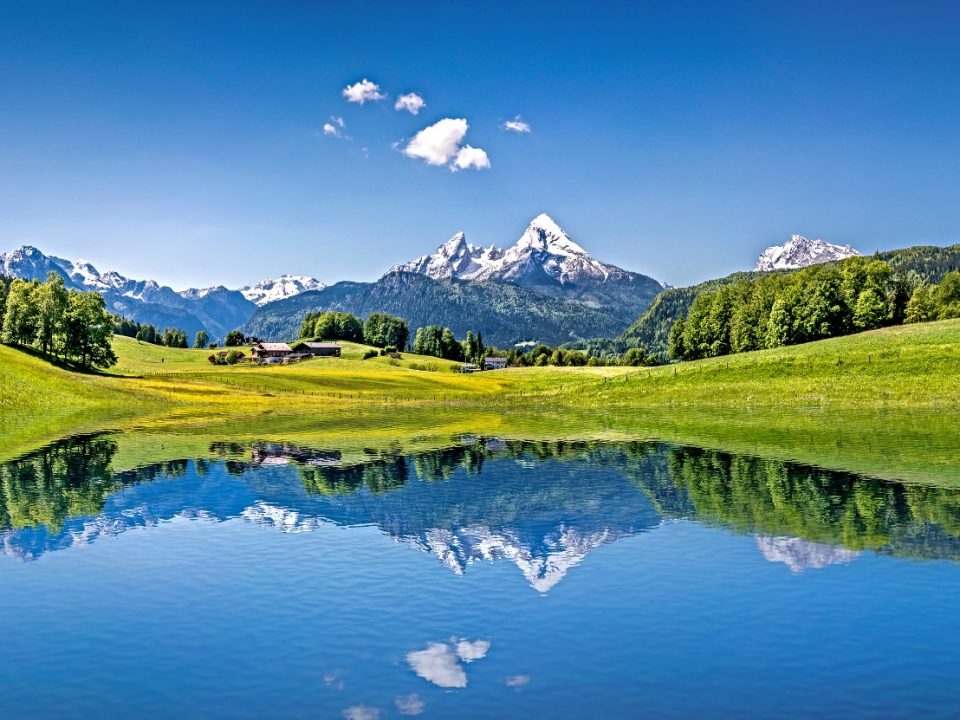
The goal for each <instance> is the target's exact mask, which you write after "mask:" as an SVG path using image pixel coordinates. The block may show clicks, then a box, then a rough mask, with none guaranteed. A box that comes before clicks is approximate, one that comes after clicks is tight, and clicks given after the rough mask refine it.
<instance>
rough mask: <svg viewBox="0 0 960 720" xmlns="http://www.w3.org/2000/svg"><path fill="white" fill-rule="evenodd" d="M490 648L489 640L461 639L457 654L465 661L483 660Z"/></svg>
mask: <svg viewBox="0 0 960 720" xmlns="http://www.w3.org/2000/svg"><path fill="white" fill-rule="evenodd" d="M489 649H490V641H489V640H474V641H473V642H470V641H469V640H460V641H459V642H458V643H457V655H458V656H459V658H460V659H461V660H463V661H464V662H465V663H469V662H473V661H474V660H483V658H484V657H485V656H486V654H487V651H488V650H489Z"/></svg>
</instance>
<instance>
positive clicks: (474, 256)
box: [388, 232, 503, 280]
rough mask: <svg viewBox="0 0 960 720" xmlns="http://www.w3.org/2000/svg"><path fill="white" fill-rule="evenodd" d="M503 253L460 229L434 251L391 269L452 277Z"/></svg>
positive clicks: (461, 275)
mask: <svg viewBox="0 0 960 720" xmlns="http://www.w3.org/2000/svg"><path fill="white" fill-rule="evenodd" d="M501 257H503V251H502V250H499V249H497V248H496V247H494V246H493V245H491V246H490V247H489V248H482V247H478V246H476V245H470V244H468V243H467V238H466V236H465V235H464V234H463V233H462V232H458V233H457V234H456V235H454V236H453V237H452V238H450V239H449V240H447V241H446V242H445V243H444V244H443V245H441V246H440V247H438V248H437V250H436V252H434V253H433V254H432V255H424V256H423V257H419V258H417V259H416V260H411V261H410V262H408V263H404V264H402V265H394V266H393V267H392V268H390V270H388V272H412V273H420V274H421V275H427V276H429V277H432V278H433V279H434V280H445V279H447V278H450V277H456V278H466V277H468V276H470V275H472V274H474V273H476V272H478V271H479V270H480V269H481V268H483V267H486V266H487V265H489V264H490V263H492V262H495V261H496V260H499V259H500V258H501Z"/></svg>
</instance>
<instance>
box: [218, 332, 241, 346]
mask: <svg viewBox="0 0 960 720" xmlns="http://www.w3.org/2000/svg"><path fill="white" fill-rule="evenodd" d="M243 342H244V337H243V333H242V332H240V331H239V330H231V331H230V332H228V333H227V337H226V338H225V339H224V341H223V344H224V346H226V347H240V346H241V345H243Z"/></svg>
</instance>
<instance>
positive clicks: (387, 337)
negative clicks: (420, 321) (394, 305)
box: [363, 313, 410, 350]
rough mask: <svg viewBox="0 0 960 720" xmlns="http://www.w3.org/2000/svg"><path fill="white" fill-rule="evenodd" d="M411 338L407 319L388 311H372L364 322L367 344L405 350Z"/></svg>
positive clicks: (364, 336) (364, 335) (364, 339)
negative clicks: (390, 313) (389, 313)
mask: <svg viewBox="0 0 960 720" xmlns="http://www.w3.org/2000/svg"><path fill="white" fill-rule="evenodd" d="M409 338H410V328H409V327H408V326H407V321H406V320H404V319H403V318H401V317H396V316H394V315H388V314H387V313H371V315H370V316H369V317H368V318H367V321H366V322H365V323H364V324H363V341H364V342H365V343H367V345H373V346H374V347H380V348H385V347H387V346H393V347H395V348H399V349H400V350H403V349H404V348H405V347H407V340H408V339H409Z"/></svg>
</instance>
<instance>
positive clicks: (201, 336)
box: [193, 330, 210, 348]
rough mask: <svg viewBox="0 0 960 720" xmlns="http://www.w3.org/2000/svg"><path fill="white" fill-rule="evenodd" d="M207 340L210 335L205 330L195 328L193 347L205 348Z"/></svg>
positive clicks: (208, 340)
mask: <svg viewBox="0 0 960 720" xmlns="http://www.w3.org/2000/svg"><path fill="white" fill-rule="evenodd" d="M209 342H210V336H209V335H208V334H207V332H206V330H197V334H196V336H195V337H194V338H193V346H194V347H195V348H205V347H206V346H207V343H209Z"/></svg>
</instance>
